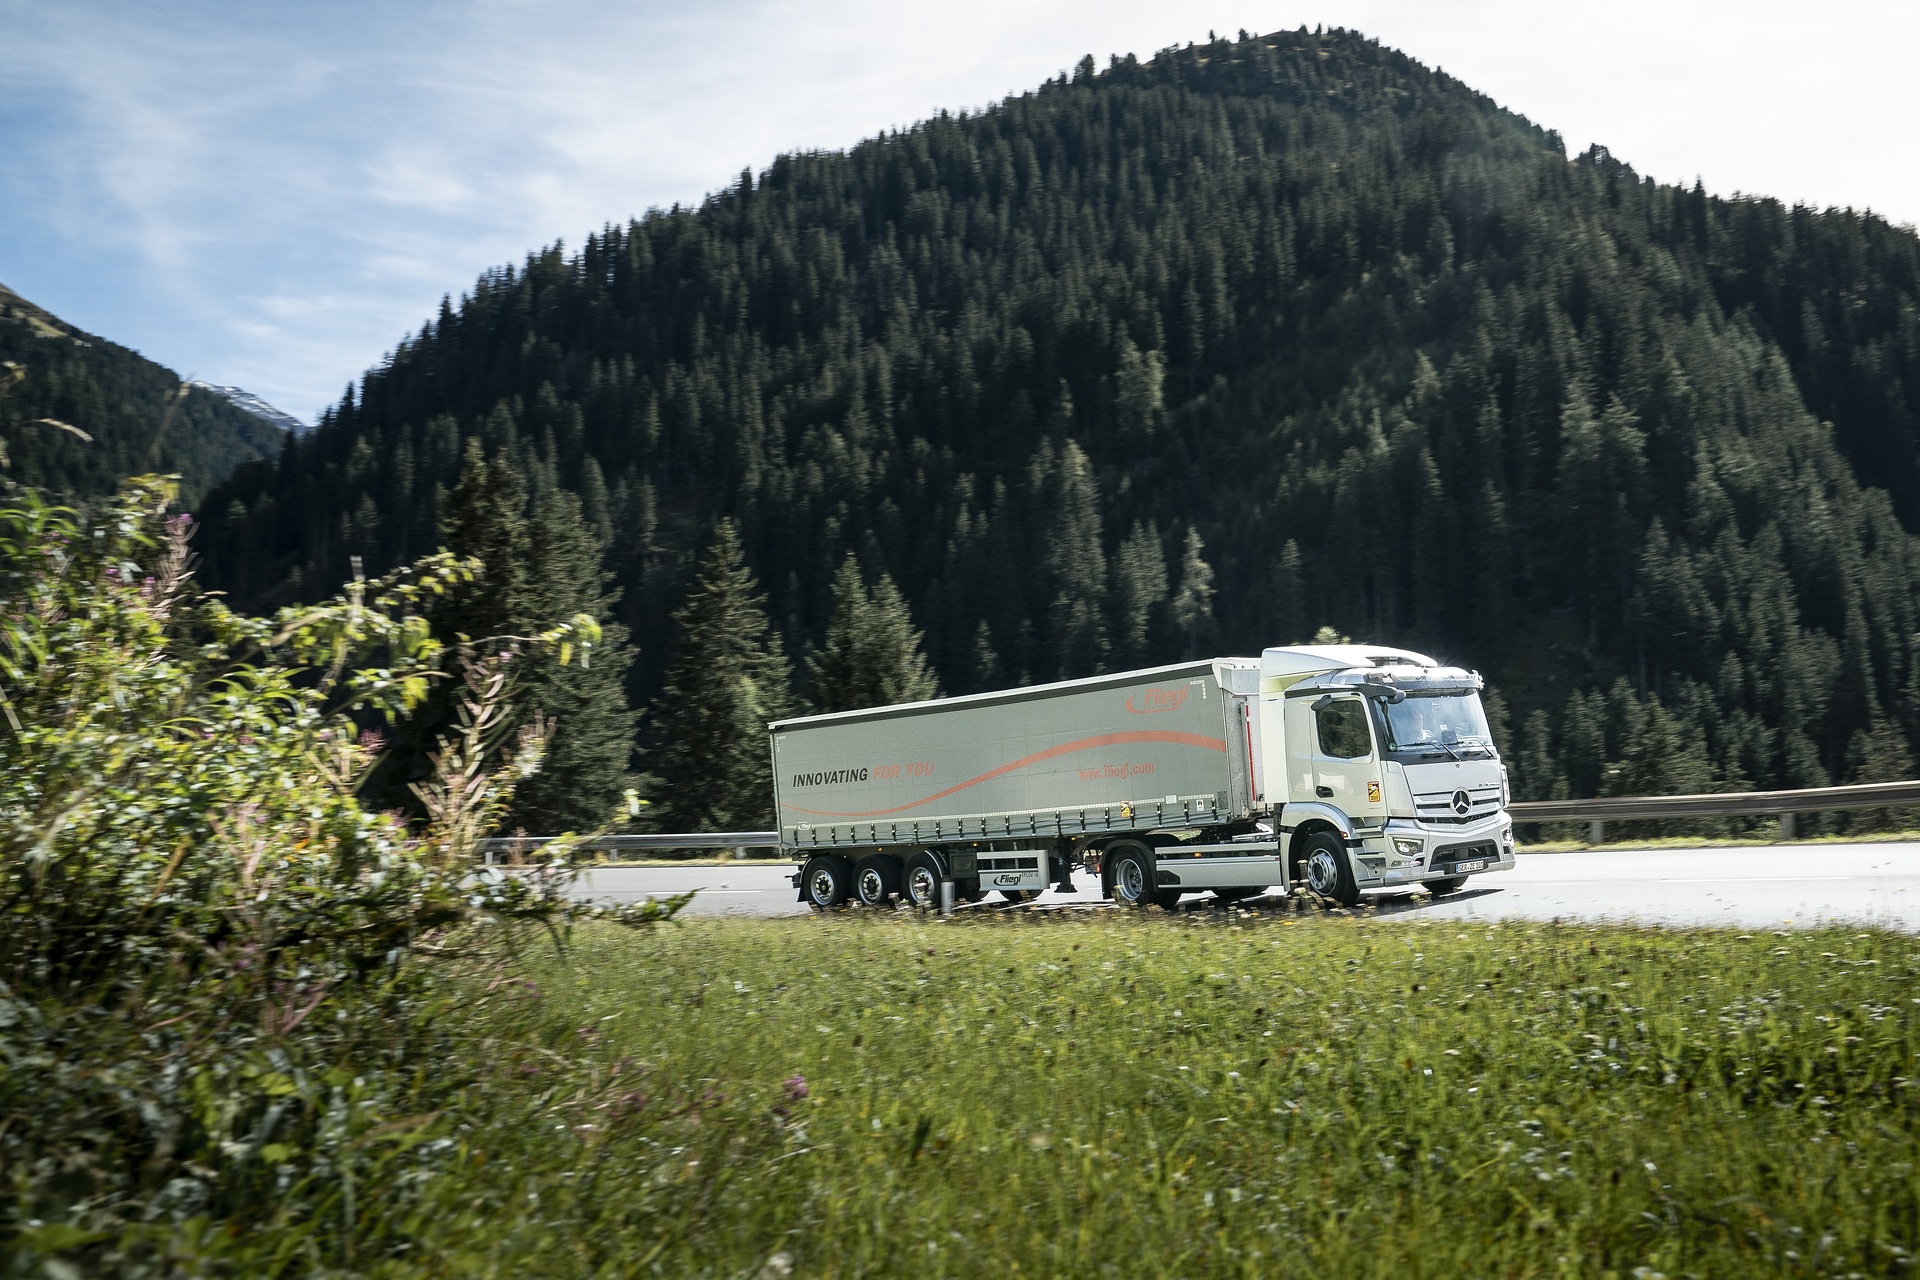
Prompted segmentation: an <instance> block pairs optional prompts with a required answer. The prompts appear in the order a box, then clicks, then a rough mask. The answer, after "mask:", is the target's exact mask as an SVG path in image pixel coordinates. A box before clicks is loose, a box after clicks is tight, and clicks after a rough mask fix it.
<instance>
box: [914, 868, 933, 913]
mask: <svg viewBox="0 0 1920 1280" xmlns="http://www.w3.org/2000/svg"><path fill="white" fill-rule="evenodd" d="M939 891H940V882H939V881H938V880H936V879H934V877H933V872H932V871H931V870H930V869H929V868H927V867H915V868H914V869H913V870H912V871H909V872H908V873H907V893H908V896H910V897H911V898H912V899H913V903H914V905H915V906H917V907H930V906H932V905H933V900H934V895H935V894H937V893H938V892H939Z"/></svg>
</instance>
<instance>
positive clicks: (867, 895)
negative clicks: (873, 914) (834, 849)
mask: <svg viewBox="0 0 1920 1280" xmlns="http://www.w3.org/2000/svg"><path fill="white" fill-rule="evenodd" d="M899 892H900V859H898V858H889V857H888V856H887V855H886V854H884V853H870V854H868V855H867V856H866V857H864V858H862V859H860V861H858V862H856V863H854V864H853V893H854V896H855V897H857V898H859V899H860V905H861V906H863V907H887V906H892V905H893V900H894V898H895V897H896V896H897V895H898V894H899Z"/></svg>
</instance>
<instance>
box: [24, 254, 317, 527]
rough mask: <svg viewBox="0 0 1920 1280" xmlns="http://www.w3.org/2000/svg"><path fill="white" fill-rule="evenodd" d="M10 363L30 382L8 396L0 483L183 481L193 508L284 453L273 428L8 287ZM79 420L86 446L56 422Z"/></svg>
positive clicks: (79, 490) (62, 490)
mask: <svg viewBox="0 0 1920 1280" xmlns="http://www.w3.org/2000/svg"><path fill="white" fill-rule="evenodd" d="M0 361H5V362H8V363H11V364H13V365H14V366H16V367H17V369H18V370H19V371H20V374H21V377H20V378H19V380H18V381H17V382H15V383H14V384H13V385H12V386H11V387H10V388H8V390H7V393H6V395H5V396H4V397H3V398H0V431H4V432H5V436H6V446H7V454H8V460H9V466H8V468H7V469H6V470H5V471H4V472H0V476H4V477H6V478H10V479H12V480H13V481H14V482H16V483H20V484H25V485H30V486H34V487H38V488H43V489H47V490H50V491H52V492H54V493H57V494H60V495H63V496H72V497H79V498H89V497H98V496H100V495H102V494H106V493H109V492H111V491H112V490H113V487H114V486H115V485H116V484H118V483H119V482H120V481H121V480H123V479H125V478H126V477H127V476H130V475H133V474H135V473H136V472H141V471H159V472H164V473H174V474H178V475H179V476H180V486H181V491H180V497H181V501H182V502H183V503H185V504H187V505H189V506H191V505H192V504H193V503H195V502H197V501H198V500H199V498H200V497H201V496H203V495H204V494H205V493H206V491H207V490H208V489H209V488H211V487H212V486H214V485H215V484H217V483H219V482H221V481H223V480H225V479H226V478H227V477H228V476H229V475H231V474H232V472H233V470H234V469H235V468H236V467H238V466H239V465H241V464H242V463H245V462H248V461H256V460H259V459H263V458H272V457H275V456H277V455H278V453H279V451H280V446H281V443H282V441H283V440H284V438H285V435H284V433H283V432H282V431H281V430H280V428H279V427H277V426H276V425H274V424H273V423H272V422H270V421H268V420H265V419H262V418H261V417H260V416H259V415H257V414H252V413H248V412H246V411H244V410H243V409H241V408H239V407H237V406H235V405H232V404H229V403H228V402H227V401H226V400H225V399H223V398H221V397H219V396H217V395H214V394H212V393H211V392H209V391H207V390H205V389H204V388H201V387H198V386H196V385H191V384H186V383H183V382H181V380H180V378H179V375H177V374H175V373H174V372H173V371H172V370H171V369H167V368H165V367H164V366H162V365H159V364H156V363H154V362H153V361H151V360H149V359H147V358H146V357H145V356H142V355H141V354H140V353H139V352H137V351H134V350H132V349H131V348H128V347H123V346H121V345H120V344H118V343H116V342H113V341H111V340H109V339H106V338H100V337H97V336H95V335H93V334H89V333H85V332H84V331H82V330H80V329H78V328H76V327H75V326H73V325H70V324H68V323H67V322H66V321H64V320H62V319H60V318H59V317H58V316H56V315H54V314H53V313H52V312H50V311H48V310H47V309H46V308H44V307H41V306H39V305H38V304H36V303H34V302H31V301H29V300H28V299H26V298H23V297H21V296H20V295H19V294H18V293H15V292H14V291H13V290H12V289H9V288H7V287H6V286H4V285H0ZM47 419H52V420H54V421H57V422H63V423H69V424H71V425H73V426H74V427H77V428H80V429H81V430H83V431H85V432H86V435H87V437H90V438H84V439H83V438H82V437H80V436H78V435H74V434H71V433H69V432H66V431H61V430H57V429H53V430H50V429H48V428H47V426H46V425H45V420H47Z"/></svg>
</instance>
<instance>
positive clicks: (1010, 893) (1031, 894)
mask: <svg viewBox="0 0 1920 1280" xmlns="http://www.w3.org/2000/svg"><path fill="white" fill-rule="evenodd" d="M1042 892H1044V891H1043V890H1040V889H1002V890H1001V891H1000V896H1001V897H1003V898H1005V899H1006V900H1007V901H1008V902H1016V903H1017V902H1032V901H1033V900H1034V899H1035V898H1037V897H1039V896H1040V895H1041V893H1042Z"/></svg>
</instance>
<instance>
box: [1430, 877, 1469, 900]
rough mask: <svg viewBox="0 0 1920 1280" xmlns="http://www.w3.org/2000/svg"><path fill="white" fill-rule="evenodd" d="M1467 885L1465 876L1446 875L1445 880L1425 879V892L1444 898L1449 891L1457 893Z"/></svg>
mask: <svg viewBox="0 0 1920 1280" xmlns="http://www.w3.org/2000/svg"><path fill="white" fill-rule="evenodd" d="M1466 887H1467V878H1466V877H1465V876H1448V877H1447V878H1446V879H1445V880H1429V881H1427V892H1428V893H1430V894H1432V895H1433V896H1434V897H1436V898H1444V897H1445V896H1446V895H1448V894H1450V893H1458V892H1460V891H1461V890H1462V889H1464V888H1466Z"/></svg>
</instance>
